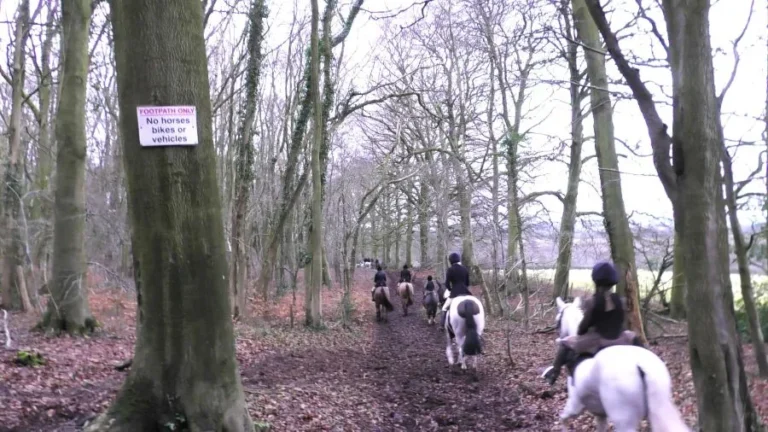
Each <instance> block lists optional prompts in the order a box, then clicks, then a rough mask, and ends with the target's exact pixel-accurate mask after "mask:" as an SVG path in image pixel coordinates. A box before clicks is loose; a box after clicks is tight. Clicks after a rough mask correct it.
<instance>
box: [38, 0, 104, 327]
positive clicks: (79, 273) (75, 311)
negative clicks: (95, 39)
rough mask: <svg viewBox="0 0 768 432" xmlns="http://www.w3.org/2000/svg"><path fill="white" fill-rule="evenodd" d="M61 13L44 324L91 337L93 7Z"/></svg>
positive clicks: (81, 3)
mask: <svg viewBox="0 0 768 432" xmlns="http://www.w3.org/2000/svg"><path fill="white" fill-rule="evenodd" d="M61 13H62V40H61V45H62V48H63V50H64V65H63V69H62V73H61V80H62V82H61V100H60V102H59V108H58V112H57V113H56V141H57V143H58V149H57V152H56V180H55V181H56V192H55V195H54V209H55V216H54V226H53V279H52V280H51V283H50V286H51V298H50V300H49V301H48V310H47V311H46V313H45V316H44V317H43V321H42V323H41V324H42V326H43V327H45V328H48V329H51V330H54V331H62V332H67V333H71V334H72V333H83V332H87V331H92V330H93V328H94V326H95V322H94V320H93V317H92V316H91V312H90V308H89V307H88V287H87V286H86V279H87V278H86V275H87V270H88V264H87V260H86V255H85V166H86V157H87V153H88V152H87V149H86V132H85V102H86V90H87V87H86V85H87V82H88V65H89V63H90V62H89V57H88V31H89V28H90V23H91V2H90V0H63V1H62V3H61Z"/></svg>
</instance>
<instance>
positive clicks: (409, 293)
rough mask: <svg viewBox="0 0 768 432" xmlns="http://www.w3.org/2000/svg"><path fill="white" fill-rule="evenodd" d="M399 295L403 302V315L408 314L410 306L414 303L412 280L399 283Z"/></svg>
mask: <svg viewBox="0 0 768 432" xmlns="http://www.w3.org/2000/svg"><path fill="white" fill-rule="evenodd" d="M397 295H399V296H400V299H401V300H402V302H403V316H407V315H408V306H410V305H412V304H413V284H411V283H410V282H400V283H399V284H397Z"/></svg>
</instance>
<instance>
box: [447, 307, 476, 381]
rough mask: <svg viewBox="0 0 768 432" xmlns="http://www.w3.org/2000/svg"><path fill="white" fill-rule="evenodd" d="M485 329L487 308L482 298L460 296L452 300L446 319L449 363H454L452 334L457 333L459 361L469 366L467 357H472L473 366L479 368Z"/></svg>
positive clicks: (462, 366) (463, 365) (462, 364)
mask: <svg viewBox="0 0 768 432" xmlns="http://www.w3.org/2000/svg"><path fill="white" fill-rule="evenodd" d="M483 329H485V310H483V304H482V303H481V302H480V300H478V299H476V298H475V297H473V296H470V295H467V296H459V297H456V298H454V299H453V300H452V301H451V306H450V307H449V308H448V319H446V320H445V330H446V332H445V342H446V345H445V356H446V357H448V364H450V365H453V364H454V363H455V362H454V359H453V347H452V344H451V342H452V341H451V336H452V335H455V337H456V345H457V346H458V347H459V363H460V364H461V368H462V369H466V368H467V362H466V357H467V356H471V357H472V367H473V368H475V370H476V369H477V356H478V355H479V354H482V352H483V346H482V340H481V338H480V337H481V336H482V334H483Z"/></svg>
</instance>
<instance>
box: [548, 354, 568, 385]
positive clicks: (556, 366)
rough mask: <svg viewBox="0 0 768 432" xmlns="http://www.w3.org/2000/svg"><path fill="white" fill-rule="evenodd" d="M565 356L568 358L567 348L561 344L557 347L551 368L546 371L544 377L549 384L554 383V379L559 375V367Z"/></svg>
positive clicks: (561, 365)
mask: <svg viewBox="0 0 768 432" xmlns="http://www.w3.org/2000/svg"><path fill="white" fill-rule="evenodd" d="M567 358H568V348H566V347H564V346H562V345H561V346H560V347H559V348H558V349H557V355H556V356H555V361H554V363H552V369H550V370H549V371H548V372H547V375H546V377H545V378H546V379H547V382H548V383H549V385H554V384H555V381H557V377H559V376H560V368H562V367H563V365H564V364H565V361H566V359H567Z"/></svg>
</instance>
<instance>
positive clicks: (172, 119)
mask: <svg viewBox="0 0 768 432" xmlns="http://www.w3.org/2000/svg"><path fill="white" fill-rule="evenodd" d="M136 113H137V115H138V123H139V143H140V144H141V145H142V146H144V147H155V146H187V145H196V144H197V143H198V136H197V109H196V108H195V107H194V106H162V107H161V106H143V107H136Z"/></svg>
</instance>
